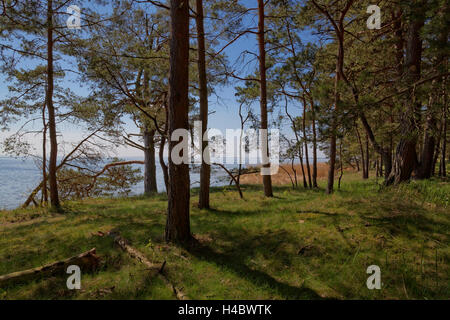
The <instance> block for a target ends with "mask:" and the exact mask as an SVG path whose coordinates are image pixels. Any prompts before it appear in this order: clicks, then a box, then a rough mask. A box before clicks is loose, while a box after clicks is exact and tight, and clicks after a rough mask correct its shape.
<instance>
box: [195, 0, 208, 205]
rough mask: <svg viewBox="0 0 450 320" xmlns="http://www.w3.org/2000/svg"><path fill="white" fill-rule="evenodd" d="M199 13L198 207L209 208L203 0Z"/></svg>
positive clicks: (197, 18) (197, 2)
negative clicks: (204, 138)
mask: <svg viewBox="0 0 450 320" xmlns="http://www.w3.org/2000/svg"><path fill="white" fill-rule="evenodd" d="M196 6H197V14H196V24H197V42H198V81H199V95H200V121H201V122H202V136H201V137H200V144H201V146H202V147H201V152H202V165H201V168H200V194H199V200H198V207H199V208H200V209H209V207H210V204H209V188H210V183H211V166H210V165H209V164H207V163H206V162H205V161H204V160H205V159H204V153H205V150H207V147H208V141H203V137H204V136H205V134H206V132H207V130H208V83H207V78H206V48H205V28H204V17H203V0H196Z"/></svg>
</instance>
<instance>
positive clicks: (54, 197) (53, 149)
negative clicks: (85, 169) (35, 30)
mask: <svg viewBox="0 0 450 320" xmlns="http://www.w3.org/2000/svg"><path fill="white" fill-rule="evenodd" d="M53 43H54V39H53V1H52V0H48V1H47V94H46V96H47V109H48V127H49V131H50V161H49V168H48V180H49V186H50V202H51V206H52V208H53V209H54V210H57V211H60V210H61V204H60V202H59V195H58V183H57V181H56V166H57V161H58V141H57V137H56V134H57V133H56V119H55V107H54V105H53V90H54V79H53Z"/></svg>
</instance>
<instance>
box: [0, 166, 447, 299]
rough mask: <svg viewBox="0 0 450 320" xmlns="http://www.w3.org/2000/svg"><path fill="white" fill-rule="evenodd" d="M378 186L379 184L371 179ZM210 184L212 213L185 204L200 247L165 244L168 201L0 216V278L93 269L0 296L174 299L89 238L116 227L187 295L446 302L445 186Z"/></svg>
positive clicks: (74, 205) (87, 204) (102, 242)
mask: <svg viewBox="0 0 450 320" xmlns="http://www.w3.org/2000/svg"><path fill="white" fill-rule="evenodd" d="M380 182H381V181H380ZM243 189H244V196H245V200H240V199H239V196H238V194H237V193H236V191H235V190H234V189H233V188H230V187H224V188H214V189H213V190H212V194H211V203H212V206H213V208H214V209H212V210H199V209H197V208H196V207H195V203H196V201H197V194H196V193H197V191H196V190H194V191H193V196H192V206H191V227H192V232H193V233H194V235H195V237H196V238H197V239H198V240H199V242H200V246H198V247H196V248H194V249H189V250H187V249H184V248H180V247H176V246H169V245H166V244H165V243H164V241H163V237H162V235H163V232H164V224H165V212H166V197H165V195H158V196H155V197H153V198H151V199H146V198H143V197H137V198H131V199H117V200H112V199H91V200H87V201H83V202H71V203H67V204H66V205H65V210H66V213H65V214H64V215H55V214H51V213H48V212H47V211H45V210H42V209H41V210H31V209H30V210H25V211H24V210H16V211H9V212H2V213H0V233H1V238H0V274H6V273H10V272H14V271H19V270H24V269H28V268H32V267H36V266H40V265H43V264H45V263H49V262H52V261H55V260H59V259H62V258H66V257H69V256H72V255H75V254H78V253H80V252H83V251H87V250H89V249H91V248H93V247H95V248H97V253H98V254H99V255H100V256H101V258H102V264H101V267H100V269H99V270H98V271H97V272H96V273H94V274H88V273H86V274H83V275H82V290H80V291H69V290H67V289H66V286H65V281H66V278H65V277H66V275H64V274H63V275H61V276H53V277H49V278H37V279H35V280H33V281H32V282H25V283H21V284H15V285H12V286H10V287H3V288H0V299H30V298H32V299H174V296H173V294H172V292H171V291H170V290H169V289H168V288H167V287H166V285H165V284H164V283H163V282H162V280H160V278H158V277H156V278H155V277H153V278H149V277H148V271H147V270H145V267H144V266H143V265H141V264H139V263H138V262H136V261H135V260H133V259H131V258H129V257H128V256H127V255H126V254H125V253H123V252H121V251H119V250H118V249H117V248H115V247H114V246H113V243H112V240H111V239H110V238H109V237H98V236H96V235H95V233H96V232H97V231H109V230H111V229H114V228H117V229H118V230H119V231H120V232H121V233H122V235H123V236H124V237H125V238H127V239H129V240H130V241H131V243H132V245H133V246H134V247H136V248H138V249H139V250H140V251H142V252H143V253H144V254H145V255H146V256H147V257H148V258H149V259H150V260H151V261H153V262H156V263H157V262H162V261H164V260H166V261H167V265H166V269H165V270H166V272H167V276H168V278H169V279H170V281H171V282H172V283H174V284H175V285H176V286H177V287H179V288H182V290H183V292H184V293H185V294H186V295H187V296H188V297H189V298H191V299H322V298H331V299H437V298H439V299H448V298H449V292H450V288H449V283H450V281H449V258H450V249H449V246H448V244H449V238H448V236H449V226H450V215H449V194H450V184H449V183H448V182H442V181H437V180H432V181H426V182H413V183H411V184H409V185H404V186H401V187H397V188H390V189H385V188H383V187H381V186H379V185H378V184H377V183H376V181H375V180H370V181H364V182H363V181H361V180H359V177H356V176H355V175H346V176H345V177H344V181H343V184H342V188H341V190H340V191H337V192H336V193H335V194H334V195H332V196H327V195H325V194H324V192H323V190H309V191H308V190H303V189H298V190H293V189H292V188H290V187H287V186H286V187H276V188H275V190H274V191H275V195H276V197H275V198H274V199H266V198H264V197H263V195H262V188H261V187H260V186H244V188H243ZM373 264H375V265H378V266H380V268H381V278H382V283H383V287H382V289H381V290H373V291H372V290H368V289H367V286H366V280H367V277H368V276H369V275H367V274H366V269H367V267H368V266H370V265H373Z"/></svg>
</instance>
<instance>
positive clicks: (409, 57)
mask: <svg viewBox="0 0 450 320" xmlns="http://www.w3.org/2000/svg"><path fill="white" fill-rule="evenodd" d="M425 4H426V0H423V1H415V3H414V4H412V7H411V10H410V12H409V13H410V16H409V26H408V33H407V46H406V58H405V70H404V83H405V84H406V85H408V86H410V87H411V88H412V89H411V90H410V92H409V95H407V96H406V97H405V99H404V100H405V101H404V106H405V111H404V113H403V115H402V119H401V124H402V126H401V132H400V135H401V137H400V141H399V143H398V145H397V148H396V153H395V157H394V166H393V168H392V171H391V174H390V176H389V178H388V179H387V181H386V184H387V185H390V184H399V183H401V182H405V181H408V180H409V179H410V178H411V174H412V172H413V171H414V170H415V169H416V167H417V153H416V146H417V140H418V127H419V116H420V105H419V104H418V102H417V100H416V92H415V89H414V88H413V84H414V83H415V82H417V81H418V80H419V79H420V74H421V62H422V39H421V38H420V30H421V29H422V27H423V25H424V21H425V20H424V19H425V17H424V13H423V8H424V7H425Z"/></svg>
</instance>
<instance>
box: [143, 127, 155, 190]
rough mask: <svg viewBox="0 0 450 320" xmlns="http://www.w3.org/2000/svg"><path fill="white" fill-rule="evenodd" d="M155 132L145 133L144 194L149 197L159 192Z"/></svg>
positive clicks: (146, 131) (147, 131) (148, 131)
mask: <svg viewBox="0 0 450 320" xmlns="http://www.w3.org/2000/svg"><path fill="white" fill-rule="evenodd" d="M155 131H156V130H147V129H146V130H145V131H144V146H145V148H144V158H145V160H144V162H145V173H144V192H145V194H146V195H147V196H149V195H152V194H154V193H157V192H158V186H157V184H156V161H155Z"/></svg>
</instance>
